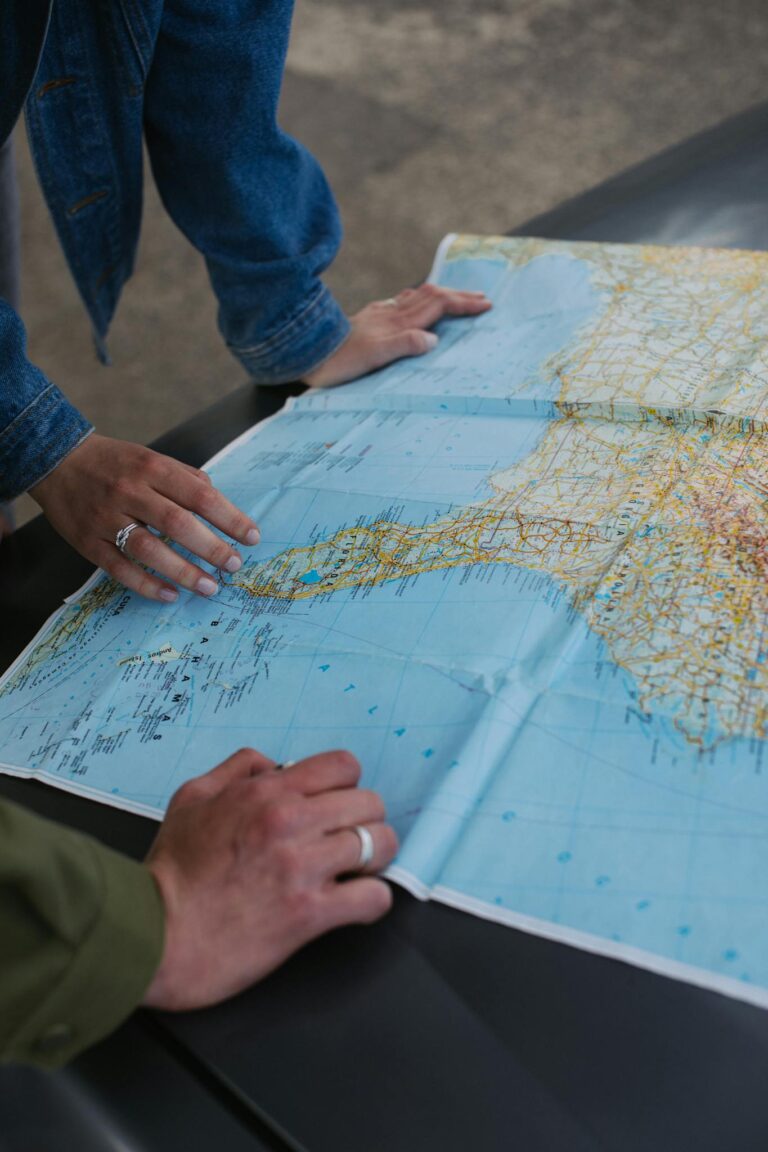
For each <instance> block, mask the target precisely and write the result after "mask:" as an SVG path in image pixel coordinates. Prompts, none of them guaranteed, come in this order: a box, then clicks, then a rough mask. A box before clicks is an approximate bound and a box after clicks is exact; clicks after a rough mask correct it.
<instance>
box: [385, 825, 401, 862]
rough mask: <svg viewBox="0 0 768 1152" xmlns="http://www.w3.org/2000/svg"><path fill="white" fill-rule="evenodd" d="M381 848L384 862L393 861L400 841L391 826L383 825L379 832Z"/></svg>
mask: <svg viewBox="0 0 768 1152" xmlns="http://www.w3.org/2000/svg"><path fill="white" fill-rule="evenodd" d="M381 847H382V851H383V853H384V856H385V858H386V860H387V861H389V860H394V858H395V856H397V853H398V851H399V848H400V841H399V840H398V838H397V832H395V830H394V828H393V827H392V825H391V824H385V825H384V827H383V828H382V830H381Z"/></svg>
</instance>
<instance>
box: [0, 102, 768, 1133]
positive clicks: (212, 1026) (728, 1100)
mask: <svg viewBox="0 0 768 1152" xmlns="http://www.w3.org/2000/svg"><path fill="white" fill-rule="evenodd" d="M514 231H516V232H518V233H523V234H529V235H538V236H546V237H562V238H568V239H581V240H615V241H641V242H658V243H675V244H717V245H727V246H733V247H747V248H750V247H751V248H768V106H766V107H761V108H758V109H755V110H753V111H751V112H749V113H747V114H745V115H744V116H741V117H738V118H736V119H735V120H732V121H729V122H727V123H726V124H724V125H721V126H719V127H718V128H716V129H714V130H713V131H711V132H708V133H705V134H703V135H702V136H699V137H696V138H695V139H693V140H691V141H688V142H686V143H685V144H683V145H681V146H679V147H677V148H675V149H672V150H671V151H670V152H667V153H665V154H663V155H662V156H659V157H656V158H654V159H653V160H651V161H649V162H647V163H646V164H643V165H640V166H639V167H638V168H635V169H633V170H631V171H630V172H627V173H624V174H623V175H621V176H619V177H617V178H616V179H615V180H612V181H610V182H608V183H607V184H604V185H601V186H600V187H599V188H596V189H594V190H593V191H591V192H588V193H586V194H585V195H584V196H581V197H579V198H577V199H576V200H574V201H571V202H569V203H567V204H564V205H563V206H562V207H560V208H558V209H556V210H555V211H553V212H549V213H547V214H546V215H544V216H540V217H538V218H537V219H535V220H533V221H531V222H529V223H527V224H526V225H524V226H522V227H520V228H517V229H514ZM284 395H285V390H283V389H278V390H274V391H270V392H265V391H263V390H261V391H260V390H256V389H254V388H252V387H245V388H242V389H240V390H239V391H237V392H235V393H233V394H232V395H231V396H229V397H227V398H226V399H225V400H223V401H221V402H220V403H219V404H218V405H216V406H215V407H214V408H212V409H210V410H208V412H206V413H202V414H200V415H199V416H198V417H196V418H195V419H193V420H191V421H189V422H188V423H187V424H185V425H184V426H182V427H181V428H179V429H176V430H175V431H174V432H172V433H169V434H168V436H166V437H164V438H163V439H162V440H161V441H160V442H159V443H158V445H157V446H158V447H160V448H162V449H163V450H164V451H167V452H169V453H172V454H173V455H176V456H179V457H180V458H182V459H184V460H186V461H188V462H191V463H195V464H199V463H201V462H203V461H204V460H205V459H206V458H207V457H209V456H210V455H212V454H213V453H214V452H215V451H216V450H217V449H218V448H219V447H221V446H222V445H223V444H224V443H226V442H227V441H228V440H230V439H231V438H232V437H233V436H235V435H237V434H238V433H239V432H241V431H242V430H243V429H244V428H245V427H247V426H248V425H250V424H252V423H254V422H255V421H256V420H258V419H260V418H261V417H263V416H264V415H266V414H268V413H269V412H271V411H272V410H274V409H275V408H276V407H277V406H279V404H280V403H282V400H283V398H284ZM87 571H88V568H87V565H85V564H84V563H83V562H82V561H81V560H80V559H79V558H78V557H77V556H75V555H74V553H72V552H71V551H70V550H69V549H68V548H67V546H66V545H65V544H63V543H62V542H61V541H60V540H59V539H58V538H56V537H55V536H54V534H53V533H52V532H50V531H49V530H48V528H47V526H46V525H45V524H44V522H43V521H41V520H40V521H36V522H33V523H32V524H30V525H28V526H27V527H25V528H24V529H23V530H22V531H20V532H19V533H18V534H17V535H16V537H14V538H13V539H12V540H11V541H9V542H8V543H7V544H6V543H4V544H3V547H2V548H1V549H0V605H2V613H3V617H2V618H3V629H2V635H0V662H1V663H3V664H7V663H8V662H9V661H10V659H11V658H12V657H13V656H14V655H15V654H16V653H17V652H18V651H19V650H20V648H21V647H22V646H23V644H24V643H26V642H27V640H29V639H30V638H31V636H32V635H33V634H34V631H35V630H36V629H37V627H39V625H40V624H41V623H42V622H43V620H44V618H45V617H46V616H47V614H48V613H49V612H50V611H52V610H53V609H54V608H55V607H56V606H57V605H58V604H59V603H60V601H61V599H62V597H63V596H64V595H66V594H67V593H69V592H71V591H73V590H74V588H76V587H77V586H78V585H79V583H80V582H81V581H82V579H83V578H84V576H85V575H86V574H87ZM0 793H2V794H3V795H6V796H10V797H13V798H15V799H19V800H23V801H24V802H25V803H28V804H30V805H31V806H32V807H34V808H36V809H37V810H38V811H40V812H42V813H44V814H46V815H50V816H53V817H55V818H58V819H60V820H65V821H67V822H69V823H71V824H73V825H75V826H78V827H81V828H84V829H86V830H88V831H91V832H92V833H94V834H95V835H97V836H100V837H102V838H103V839H105V840H107V841H108V842H109V843H111V844H113V845H115V846H117V847H120V848H122V849H124V850H125V851H128V852H131V853H133V854H134V855H140V854H141V853H142V852H143V851H144V850H145V849H146V846H147V845H148V843H149V841H150V839H151V836H152V833H153V826H152V825H151V824H150V823H149V822H147V821H144V820H141V819H139V818H138V817H134V816H129V815H127V814H125V813H120V812H117V811H115V810H113V809H109V808H104V807H101V806H99V805H96V804H92V803H89V802H87V801H83V800H80V799H78V798H75V797H73V796H69V795H66V794H63V793H60V792H57V791H55V790H53V789H48V788H45V787H43V786H39V785H34V784H30V783H28V782H23V781H18V780H11V779H9V778H2V779H0ZM767 930H768V928H767ZM766 1067H768V1014H766V1013H765V1012H763V1011H761V1010H759V1009H756V1008H751V1007H748V1006H746V1005H744V1004H741V1003H738V1002H736V1001H733V1000H729V999H726V998H724V997H721V996H718V995H716V994H714V993H709V992H704V991H701V990H698V989H695V988H693V987H690V986H688V985H685V984H681V983H678V982H674V981H671V980H668V979H664V978H662V977H658V976H654V975H651V974H650V973H647V972H643V971H640V970H639V969H636V968H632V967H629V966H627V965H624V964H621V963H618V962H615V961H611V960H607V959H605V958H601V957H596V956H591V955H588V954H587V953H585V952H581V951H577V950H576V949H572V948H569V947H566V946H564V945H558V944H555V943H552V942H549V941H545V940H541V939H538V938H535V937H533V936H528V935H525V934H524V933H521V932H518V931H515V930H513V929H510V928H506V927H501V926H499V925H495V924H490V923H487V922H484V921H481V920H479V919H476V918H473V917H471V916H468V915H465V914H462V913H458V912H454V911H452V910H450V909H448V908H445V907H441V906H437V905H424V904H419V903H418V902H417V901H415V900H413V899H412V898H411V897H410V896H407V895H406V894H405V893H402V892H398V894H397V898H396V902H395V908H394V911H393V912H392V914H391V915H390V916H389V917H388V918H387V919H386V920H385V921H383V922H382V923H381V924H379V925H376V926H375V927H373V928H369V929H355V930H347V931H344V932H339V933H336V934H334V935H332V936H329V937H327V938H326V939H324V940H322V941H319V942H317V943H316V944H313V945H312V946H310V947H309V948H307V949H305V951H304V952H303V953H301V954H300V955H299V956H297V957H296V958H294V960H292V961H291V962H290V963H289V964H288V965H286V966H285V968H283V969H282V970H281V971H280V972H278V973H276V974H275V975H274V976H273V977H271V978H270V979H268V980H267V981H265V982H264V983H263V984H261V985H259V986H257V987H255V988H253V989H251V990H250V991H249V992H247V993H245V994H243V995H242V996H240V997H239V998H237V999H236V1000H234V1001H231V1002H229V1003H228V1004H225V1005H222V1006H220V1007H218V1008H215V1009H210V1010H207V1011H205V1012H199V1013H193V1014H186V1015H183V1016H177V1017H171V1016H152V1017H150V1016H148V1015H144V1014H138V1015H137V1016H135V1017H134V1018H133V1020H132V1021H130V1022H129V1024H128V1025H126V1027H125V1028H123V1029H122V1030H120V1031H119V1032H118V1033H116V1034H115V1036H114V1037H112V1038H111V1039H110V1040H108V1041H106V1042H105V1043H104V1044H103V1045H100V1046H99V1047H98V1048H97V1049H95V1050H93V1051H92V1052H91V1053H89V1054H87V1055H86V1056H84V1057H81V1058H80V1060H78V1061H76V1062H75V1064H74V1065H73V1066H72V1068H71V1069H70V1070H68V1071H67V1072H65V1073H63V1074H59V1075H58V1076H56V1077H52V1078H42V1077H38V1078H36V1079H35V1081H34V1083H35V1085H36V1087H35V1091H37V1092H39V1093H42V1097H44V1096H45V1093H46V1092H51V1091H52V1092H54V1094H55V1093H59V1095H61V1094H62V1093H64V1094H66V1092H68V1093H69V1095H70V1097H72V1096H74V1097H75V1098H76V1099H77V1100H80V1101H83V1100H85V1101H86V1102H87V1109H90V1112H89V1114H92V1115H98V1116H99V1117H100V1118H101V1120H100V1123H101V1127H100V1128H99V1125H98V1124H97V1125H96V1126H95V1128H94V1131H96V1129H98V1131H99V1132H100V1133H101V1139H102V1141H103V1142H102V1143H101V1144H97V1143H93V1144H92V1145H91V1144H88V1145H87V1147H88V1148H91V1147H93V1148H94V1149H96V1148H97V1147H98V1148H99V1149H101V1148H105V1149H106V1148H115V1149H117V1148H120V1147H124V1146H127V1147H131V1148H136V1149H141V1150H143V1149H149V1148H153V1149H154V1148H162V1149H163V1150H164V1152H167V1150H171V1149H175V1148H176V1147H178V1148H182V1147H183V1148H185V1149H197V1148H198V1147H200V1148H203V1147H212V1146H215V1145H214V1144H213V1143H212V1142H211V1132H212V1131H213V1130H215V1115H216V1110H217V1109H218V1111H219V1112H220V1114H221V1129H220V1131H221V1138H220V1147H221V1148H222V1149H228V1148H230V1147H231V1148H233V1149H238V1150H239V1149H240V1147H253V1148H270V1149H281V1148H305V1149H308V1150H311V1152H345V1150H347V1149H349V1150H350V1152H379V1150H381V1152H383V1150H385V1149H386V1150H387V1152H401V1150H402V1152H411V1150H414V1152H432V1150H435V1152H437V1150H438V1149H439V1150H440V1152H452V1150H454V1149H456V1150H459V1149H460V1150H461V1152H464V1150H465V1149H467V1148H469V1147H475V1148H477V1149H482V1150H483V1152H485V1150H488V1152H495V1150H496V1149H498V1150H501V1149H503V1150H504V1152H508V1150H510V1149H521V1150H524V1152H537V1150H539V1149H541V1150H542V1152H560V1150H563V1152H566V1150H567V1152H578V1150H581V1149H594V1150H599V1149H611V1150H627V1152H650V1150H659V1152H678V1150H679V1152H689V1150H692V1149H696V1152H723V1150H728V1152H730V1150H731V1149H733V1150H738V1152H752V1150H753V1149H754V1150H756V1152H757V1150H758V1149H759V1150H760V1152H764V1150H765V1149H766V1148H768V1098H767V1097H766V1093H765V1091H764V1087H763V1085H764V1082H765V1069H766ZM163 1068H166V1077H167V1087H166V1081H165V1079H164V1074H163ZM171 1069H172V1071H171ZM9 1083H10V1081H6V1087H7V1086H8V1084H9ZM30 1083H31V1082H30V1081H29V1080H26V1081H25V1082H24V1084H21V1081H19V1080H17V1081H16V1084H17V1086H18V1085H19V1084H21V1087H20V1088H19V1089H18V1090H19V1091H22V1092H23V1091H26V1092H29V1091H30ZM44 1084H46V1085H48V1088H45V1087H44ZM25 1085H26V1087H25ZM182 1085H186V1086H187V1090H186V1093H185V1094H183V1096H184V1101H185V1103H184V1105H183V1106H182V1110H183V1111H184V1114H185V1117H186V1127H185V1125H184V1124H181V1126H180V1129H179V1133H178V1134H177V1136H174V1135H173V1134H172V1130H171V1128H170V1127H169V1124H168V1118H169V1115H170V1114H171V1112H169V1109H170V1110H171V1111H172V1110H173V1109H175V1108H178V1107H179V1100H180V1093H181V1086H182ZM65 1089H66V1092H65ZM42 1097H41V1098H42ZM57 1099H58V1097H57ZM198 1106H199V1107H200V1108H201V1109H202V1112H201V1117H204V1118H201V1121H200V1125H199V1126H198V1128H197V1130H195V1125H194V1115H195V1109H196V1108H197V1107H198ZM2 1108H3V1080H2V1077H0V1115H2ZM137 1109H138V1110H141V1117H142V1119H141V1122H139V1121H138V1119H137V1115H134V1112H135V1110H137ZM190 1118H191V1120H190ZM211 1124H212V1125H213V1128H211V1127H210V1126H208V1127H206V1125H211ZM153 1125H154V1127H153ZM62 1131H63V1129H62ZM96 1139H97V1137H95V1136H94V1140H96ZM121 1141H122V1143H121ZM71 1146H72V1145H71V1143H70V1144H67V1143H58V1144H57V1143H51V1144H45V1145H41V1147H44V1148H46V1149H48V1148H51V1149H58V1148H59V1147H61V1148H65V1147H71ZM82 1146H83V1147H86V1145H85V1144H83V1145H82ZM6 1147H7V1148H8V1149H9V1150H11V1149H12V1150H13V1152H16V1149H17V1148H22V1147H23V1145H22V1144H13V1143H7V1144H5V1143H4V1138H3V1135H2V1131H1V1130H0V1149H2V1150H4V1149H5V1148H6Z"/></svg>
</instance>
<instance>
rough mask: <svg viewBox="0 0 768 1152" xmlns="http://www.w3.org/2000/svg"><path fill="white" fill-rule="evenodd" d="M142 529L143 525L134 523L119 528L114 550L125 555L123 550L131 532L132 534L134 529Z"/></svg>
mask: <svg viewBox="0 0 768 1152" xmlns="http://www.w3.org/2000/svg"><path fill="white" fill-rule="evenodd" d="M143 527H144V525H143V524H136V523H135V522H134V523H131V524H126V525H125V527H124V528H121V529H120V531H119V532H118V533H117V535H116V536H115V548H117V550H118V551H119V552H122V553H123V555H125V549H126V548H127V546H128V539H129V537H130V535H131V532H133V531H134V530H135V529H136V528H143Z"/></svg>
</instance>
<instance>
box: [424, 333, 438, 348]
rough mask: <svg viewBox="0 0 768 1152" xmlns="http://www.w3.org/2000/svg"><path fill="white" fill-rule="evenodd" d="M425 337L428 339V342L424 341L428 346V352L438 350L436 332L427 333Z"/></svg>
mask: <svg viewBox="0 0 768 1152" xmlns="http://www.w3.org/2000/svg"><path fill="white" fill-rule="evenodd" d="M424 335H425V337H426V340H425V341H424V343H425V344H426V346H427V351H429V350H430V349H432V348H436V347H437V335H436V334H435V333H434V332H425V333H424Z"/></svg>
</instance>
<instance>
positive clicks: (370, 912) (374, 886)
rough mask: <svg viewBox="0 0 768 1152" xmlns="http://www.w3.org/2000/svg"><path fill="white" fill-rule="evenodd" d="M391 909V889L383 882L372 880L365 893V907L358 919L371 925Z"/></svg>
mask: <svg viewBox="0 0 768 1152" xmlns="http://www.w3.org/2000/svg"><path fill="white" fill-rule="evenodd" d="M391 907H392V889H391V888H390V886H389V884H387V883H386V881H384V880H374V881H372V882H371V884H370V887H369V888H368V891H367V893H366V899H365V905H364V907H363V908H362V909H361V913H360V919H361V920H362V921H363V923H366V924H371V923H373V921H374V920H380V919H381V917H382V916H385V915H386V913H387V912H389V910H390V908H391Z"/></svg>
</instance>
